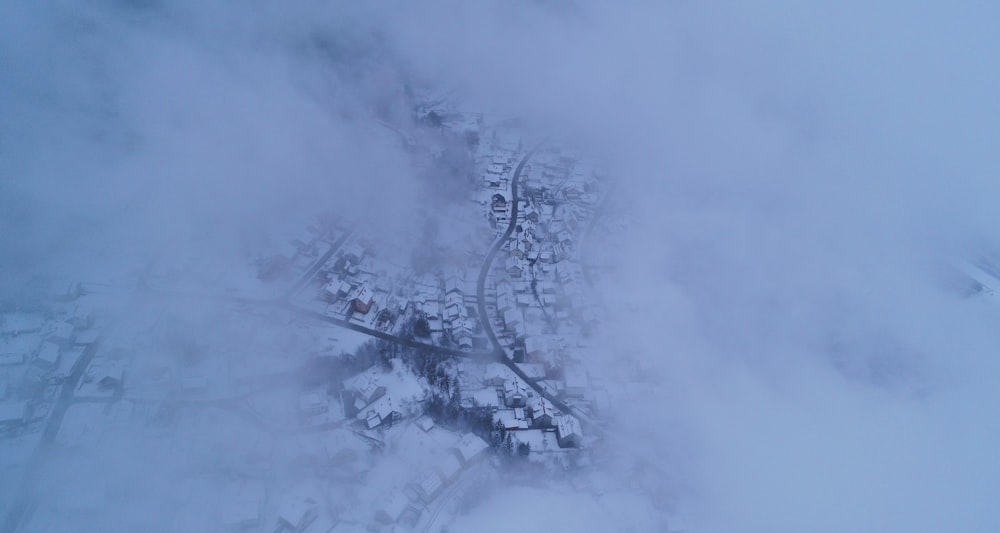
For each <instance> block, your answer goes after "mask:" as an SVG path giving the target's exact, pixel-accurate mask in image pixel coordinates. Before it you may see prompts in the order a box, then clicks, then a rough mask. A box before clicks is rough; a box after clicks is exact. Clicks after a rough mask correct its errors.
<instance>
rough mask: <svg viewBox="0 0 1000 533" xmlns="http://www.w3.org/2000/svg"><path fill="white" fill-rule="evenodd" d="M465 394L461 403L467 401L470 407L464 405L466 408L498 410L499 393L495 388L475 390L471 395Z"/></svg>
mask: <svg viewBox="0 0 1000 533" xmlns="http://www.w3.org/2000/svg"><path fill="white" fill-rule="evenodd" d="M465 394H466V395H465V398H463V399H462V400H463V402H466V401H468V403H471V405H468V404H466V406H467V407H472V408H482V409H490V410H497V409H499V408H500V403H501V402H500V393H498V392H497V389H496V388H495V387H487V388H483V389H476V390H474V391H472V392H471V393H465Z"/></svg>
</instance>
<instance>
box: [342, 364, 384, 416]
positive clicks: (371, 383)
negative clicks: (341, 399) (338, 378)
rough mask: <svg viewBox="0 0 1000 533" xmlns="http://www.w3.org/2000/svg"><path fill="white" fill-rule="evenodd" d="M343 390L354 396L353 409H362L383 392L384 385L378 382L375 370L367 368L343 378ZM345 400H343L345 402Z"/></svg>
mask: <svg viewBox="0 0 1000 533" xmlns="http://www.w3.org/2000/svg"><path fill="white" fill-rule="evenodd" d="M343 384H344V391H346V392H349V393H351V394H352V395H353V396H354V402H352V403H353V405H354V407H355V409H358V410H360V409H362V408H364V407H365V406H366V405H368V404H370V403H372V402H374V401H375V400H377V399H379V398H380V397H382V395H383V394H385V387H383V386H382V385H380V384H379V381H378V374H377V370H376V369H375V368H374V367H372V368H369V369H368V370H366V371H364V372H362V373H360V374H358V375H356V376H353V377H350V378H347V379H345V380H344V383H343ZM346 403H347V402H345V404H346Z"/></svg>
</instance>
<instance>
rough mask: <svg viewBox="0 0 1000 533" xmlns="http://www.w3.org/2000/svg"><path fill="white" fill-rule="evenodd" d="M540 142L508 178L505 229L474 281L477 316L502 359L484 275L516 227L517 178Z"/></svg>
mask: <svg viewBox="0 0 1000 533" xmlns="http://www.w3.org/2000/svg"><path fill="white" fill-rule="evenodd" d="M541 146H542V145H541V144H538V145H536V146H535V147H534V148H532V149H531V150H530V151H529V152H528V153H526V154H524V157H522V158H521V161H520V162H519V163H518V164H517V168H515V169H514V175H513V176H512V177H511V179H510V192H511V197H512V200H511V208H510V221H509V222H507V229H506V230H504V232H503V235H501V236H500V238H498V239H497V240H496V242H494V243H493V246H491V247H490V251H489V252H487V253H486V257H485V258H484V259H483V266H482V268H480V269H479V279H478V280H477V281H476V300H477V303H478V305H479V317H480V321H481V322H482V323H483V328H484V329H485V330H486V336H487V337H489V338H490V343H491V344H492V345H493V350H494V351H495V352H496V353H497V355H499V356H501V358H502V359H506V357H507V356H506V355H505V354H504V351H503V348H501V347H500V341H499V340H497V335H496V333H495V332H494V331H493V323H492V321H491V320H490V317H489V315H488V314H487V313H486V296H485V292H486V276H488V275H489V273H490V269H491V268H492V267H493V259H494V258H496V255H497V252H499V251H500V249H501V248H503V245H504V244H506V243H507V239H510V236H511V235H513V234H514V228H516V227H517V207H518V205H517V204H518V198H517V186H518V180H520V179H521V172H522V171H524V165H525V163H527V162H528V159H530V158H531V156H532V155H534V154H535V152H536V151H537V150H538V149H539V148H540V147H541Z"/></svg>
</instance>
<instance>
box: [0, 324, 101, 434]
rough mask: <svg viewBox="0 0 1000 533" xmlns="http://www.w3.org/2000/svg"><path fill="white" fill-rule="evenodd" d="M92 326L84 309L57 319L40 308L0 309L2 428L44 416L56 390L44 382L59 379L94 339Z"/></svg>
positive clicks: (14, 429) (7, 429) (15, 427)
mask: <svg viewBox="0 0 1000 533" xmlns="http://www.w3.org/2000/svg"><path fill="white" fill-rule="evenodd" d="M92 325H93V320H92V318H91V317H90V315H88V314H86V313H83V312H76V313H71V314H70V315H68V316H63V317H61V318H60V319H57V320H51V319H48V318H46V316H44V315H42V314H40V313H28V312H12V313H4V314H0V431H3V432H4V433H8V432H18V431H20V430H22V429H23V428H24V427H26V425H27V424H28V423H29V422H30V421H32V420H37V419H40V418H43V417H44V416H45V415H46V408H47V406H48V405H50V402H51V400H52V397H50V396H51V395H52V394H54V389H53V388H51V387H49V386H48V385H50V384H58V383H61V382H62V380H63V379H65V378H66V377H67V376H68V375H69V374H70V371H71V369H72V368H73V365H74V364H75V363H76V361H77V359H78V358H79V357H80V356H81V355H82V354H83V351H84V349H85V348H86V346H87V345H89V344H91V343H93V342H95V341H96V340H97V334H96V332H94V331H93V330H91V329H90V328H91V327H92ZM47 396H49V397H47Z"/></svg>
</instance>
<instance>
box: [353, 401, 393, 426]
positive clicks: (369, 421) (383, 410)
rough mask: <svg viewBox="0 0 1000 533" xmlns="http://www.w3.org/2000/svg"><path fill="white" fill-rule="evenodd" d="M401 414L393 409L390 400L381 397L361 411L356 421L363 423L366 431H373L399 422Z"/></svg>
mask: <svg viewBox="0 0 1000 533" xmlns="http://www.w3.org/2000/svg"><path fill="white" fill-rule="evenodd" d="M402 418H403V413H401V412H399V411H398V410H396V408H395V407H393V403H392V398H390V397H389V396H382V397H381V398H379V399H377V400H375V401H374V402H372V403H371V405H368V406H367V407H365V408H364V409H362V410H361V411H360V412H359V413H358V415H357V419H358V420H359V421H361V422H362V423H363V425H364V426H365V427H366V428H367V429H375V428H378V427H382V426H383V425H392V423H393V422H396V421H398V420H401V419H402Z"/></svg>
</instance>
